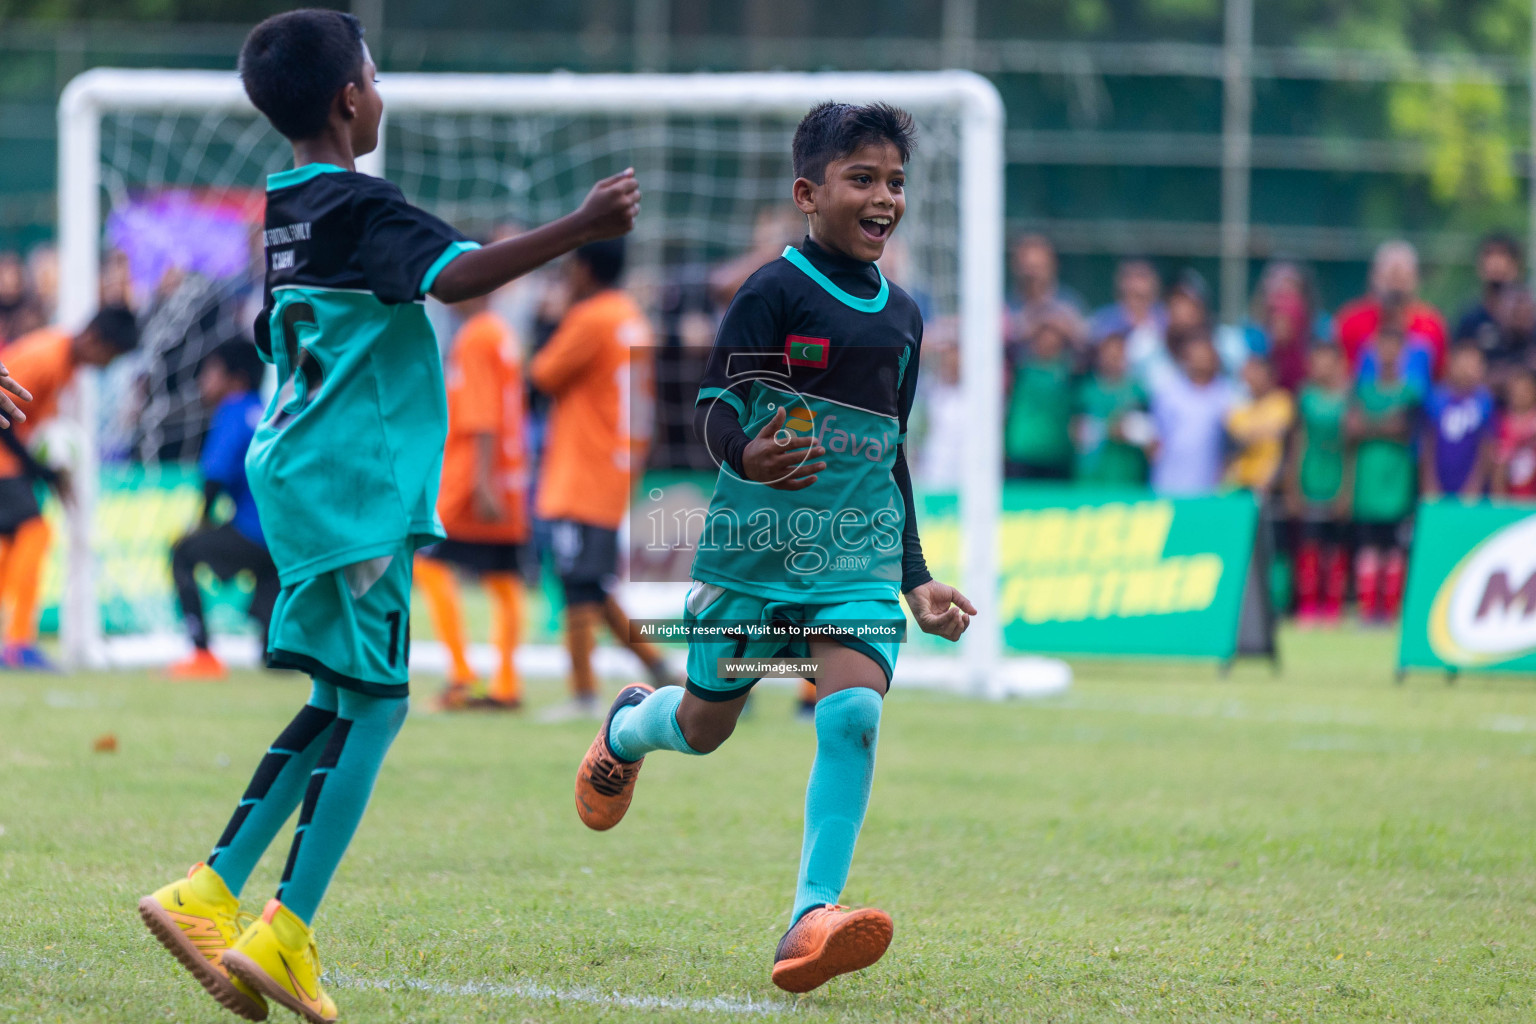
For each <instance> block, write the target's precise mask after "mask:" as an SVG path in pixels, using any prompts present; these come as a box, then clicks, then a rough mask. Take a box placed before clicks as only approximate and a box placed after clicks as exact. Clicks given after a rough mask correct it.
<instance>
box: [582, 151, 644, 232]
mask: <svg viewBox="0 0 1536 1024" xmlns="http://www.w3.org/2000/svg"><path fill="white" fill-rule="evenodd" d="M639 214H640V183H639V182H638V181H636V180H635V169H634V168H633V167H626V168H625V169H624V170H622V171H620V172H619V173H618V174H615V175H613V176H612V177H611V178H604V179H603V180H602V181H600V182H598V183H597V184H596V185H593V186H592V191H590V192H588V193H587V198H586V199H584V200H582V203H581V209H579V210H578V211H577V216H578V217H581V218H582V219H583V220H584V221H585V222H586V223H587V225H588V232H589V233H590V234H591V236H592V240H593V241H598V240H600V239H604V238H617V237H619V236H620V235H627V234H629V232H630V231H631V230H633V229H634V226H635V217H637V216H639Z"/></svg>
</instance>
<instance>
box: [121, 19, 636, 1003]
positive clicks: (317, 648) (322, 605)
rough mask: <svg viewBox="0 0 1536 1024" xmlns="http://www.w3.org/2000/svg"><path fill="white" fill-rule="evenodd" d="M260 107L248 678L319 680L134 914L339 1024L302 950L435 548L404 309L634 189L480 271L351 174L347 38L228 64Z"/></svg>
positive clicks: (608, 231) (517, 270) (351, 824)
mask: <svg viewBox="0 0 1536 1024" xmlns="http://www.w3.org/2000/svg"><path fill="white" fill-rule="evenodd" d="M240 77H241V80H242V82H243V83H244V85H245V89H246V93H247V95H249V96H250V98H251V101H252V102H253V103H254V104H255V106H256V108H257V109H258V110H260V111H261V112H262V113H263V114H265V115H266V117H267V119H268V120H269V121H271V122H272V125H273V127H274V128H276V129H277V130H278V131H279V132H281V133H282V134H283V135H284V136H286V137H287V138H288V139H289V140H290V141H291V142H292V143H293V156H294V169H293V170H291V171H283V172H281V173H278V174H273V175H271V176H270V177H269V178H268V179H267V206H266V238H265V240H266V246H267V252H266V263H267V280H266V291H265V298H266V302H265V305H264V307H263V310H262V313H261V316H260V318H259V319H258V320H257V323H256V340H257V345H258V347H259V348H260V349H261V351H262V355H263V358H265V359H266V360H268V361H270V362H272V363H274V364H275V365H276V367H277V377H278V380H279V381H280V385H279V388H278V391H277V394H276V395H274V396H273V398H272V401H271V404H270V405H269V406H268V407H267V410H266V414H265V415H264V416H263V418H262V421H261V424H260V426H259V427H258V428H257V431H256V436H255V439H254V441H253V443H252V445H251V450H250V453H249V456H248V457H247V460H246V467H247V470H248V472H249V479H250V485H251V490H252V493H254V494H255V496H256V503H257V505H258V507H259V509H260V512H261V520H262V526H263V529H264V531H265V533H266V537H267V541H268V544H269V545H270V548H271V552H272V557H273V561H274V562H275V563H276V565H277V570H278V576H279V579H280V581H281V583H282V589H281V591H280V592H279V594H278V598H277V603H276V607H275V608H274V610H273V614H272V626H271V630H270V633H269V636H268V641H267V663H268V664H269V665H271V666H274V667H282V668H294V669H299V670H301V671H304V672H308V673H309V674H310V675H311V676H313V677H314V686H313V689H312V692H311V695H310V698H309V702H308V703H307V704H305V705H304V706H303V707H302V708H300V710H299V713H298V715H297V716H295V718H294V719H293V721H292V722H290V723H289V725H288V726H287V728H286V729H284V730H283V732H282V734H281V735H280V736H279V737H278V738H277V740H276V742H274V743H273V744H272V746H271V747H270V748H269V749H268V750H267V753H266V756H265V757H264V758H263V759H262V761H261V763H260V764H259V765H258V766H257V768H256V772H255V775H254V776H253V777H252V779H251V782H250V786H249V787H248V788H247V789H246V791H245V796H244V798H243V799H242V800H241V801H240V803H239V805H238V806H237V807H236V809H235V812H234V815H233V817H231V818H230V821H229V825H228V827H227V828H226V829H225V830H224V835H223V836H222V837H221V838H220V839H219V841H218V843H217V844H216V845H215V846H214V848H213V852H212V853H211V854H210V855H209V857H208V862H207V863H206V864H197V865H194V866H193V868H192V869H191V870H190V871H189V872H188V873H187V877H186V878H184V879H181V880H178V881H175V882H171V883H170V884H168V885H166V886H164V887H163V888H161V889H160V890H158V891H157V892H155V893H154V894H152V895H150V896H146V897H145V898H144V899H142V900H140V901H139V913H140V915H141V916H142V917H143V919H144V922H145V924H146V925H148V927H149V929H150V931H151V932H153V933H154V935H155V936H156V938H158V939H159V940H160V941H161V943H162V944H164V945H165V946H166V948H167V949H169V950H170V951H171V952H172V953H173V954H174V955H175V956H176V958H177V959H178V960H180V961H181V963H182V964H183V966H185V967H186V968H187V969H188V970H189V971H191V972H192V974H193V975H194V976H195V977H196V978H197V979H198V981H199V982H201V983H202V985H203V987H204V988H206V989H207V990H208V991H209V993H210V994H212V995H213V996H214V997H215V998H217V999H218V1000H219V1002H221V1003H222V1004H223V1005H224V1006H226V1007H228V1008H229V1009H231V1010H233V1011H234V1012H236V1013H238V1014H240V1015H241V1016H244V1017H246V1018H248V1019H251V1020H261V1019H264V1018H265V1016H266V1012H267V1007H266V999H273V1000H276V1001H277V1002H278V1003H280V1004H282V1005H283V1006H285V1007H287V1008H288V1009H290V1010H292V1011H294V1012H295V1013H298V1014H300V1015H302V1016H303V1017H304V1018H305V1019H306V1020H308V1021H311V1022H314V1024H326V1022H329V1021H333V1020H335V1019H336V1004H335V1003H334V1002H333V1001H332V1000H331V998H330V996H328V995H327V994H326V993H325V992H324V991H323V990H322V989H321V987H320V961H319V956H318V954H317V952H316V949H315V940H314V933H313V931H312V930H311V928H310V924H311V921H312V920H313V918H314V914H315V910H316V908H317V907H318V906H319V904H320V900H321V898H322V897H323V896H324V894H325V890H326V887H327V886H328V885H329V884H330V881H331V877H332V875H333V874H334V872H335V870H336V867H337V865H338V864H339V863H340V861H341V858H342V855H343V854H344V853H345V852H346V849H347V845H348V844H349V843H350V842H351V840H352V835H353V833H354V832H355V830H356V829H357V825H358V822H359V821H360V820H361V818H362V815H363V811H364V809H365V808H366V806H367V804H368V799H369V797H370V795H371V794H372V791H373V784H374V780H375V779H376V778H377V776H378V772H379V766H380V764H381V763H382V761H383V758H384V754H385V752H386V751H387V750H388V749H389V746H390V743H391V742H392V741H393V740H394V737H395V734H396V733H397V732H398V731H399V729H400V726H401V724H402V723H403V721H404V719H405V713H406V705H407V681H408V673H407V668H406V665H407V661H408V657H409V646H410V643H409V637H408V636H407V635H406V626H407V622H408V618H409V614H410V607H409V601H410V591H411V562H412V554H413V552H414V550H415V549H416V548H419V547H421V546H422V545H424V544H428V543H431V542H432V541H434V540H441V539H442V538H443V533H442V527H441V526H440V525H439V524H438V521H437V517H436V515H435V513H434V506H435V505H436V499H437V485H438V479H439V475H440V471H441V468H442V456H443V442H444V438H445V436H446V434H447V409H446V400H445V398H444V392H443V378H442V367H441V363H440V361H439V358H438V350H437V342H436V339H435V338H434V337H433V334H432V328H431V326H430V324H429V322H428V320H427V317H426V312H425V309H424V307H423V304H422V298H423V296H425V295H427V294H429V293H430V294H432V295H434V296H436V297H437V298H439V299H440V300H442V301H444V302H462V301H464V300H465V299H469V298H473V297H474V296H476V295H484V294H486V293H488V292H490V291H492V290H493V289H495V288H497V287H499V286H500V285H502V284H505V283H506V282H507V281H509V280H511V279H512V278H514V277H516V276H518V275H519V274H522V273H525V272H527V271H529V270H531V269H533V268H534V267H537V266H538V265H540V264H541V263H544V262H546V261H548V260H550V259H553V258H554V257H556V256H559V255H561V254H562V253H564V252H567V251H569V250H571V249H573V248H575V247H577V246H578V245H582V244H585V243H587V242H590V241H593V240H595V239H599V238H606V237H610V236H613V235H618V234H622V233H624V232H626V231H628V230H629V229H630V227H631V226H632V225H633V223H634V217H635V214H636V212H637V210H638V208H639V190H638V187H637V186H636V184H635V181H634V177H633V174H632V172H630V171H625V172H624V173H622V174H618V175H615V176H613V177H611V178H608V179H605V180H604V181H601V182H599V183H598V184H597V185H596V186H594V188H593V189H592V191H591V193H589V194H588V196H587V199H586V201H585V202H584V203H583V204H582V207H581V209H579V210H577V211H576V212H575V213H573V214H569V215H567V216H566V217H563V218H561V219H559V220H557V221H554V222H552V223H550V224H547V225H545V226H543V227H541V228H538V229H536V230H534V231H530V232H528V233H526V234H523V235H519V236H518V237H516V238H513V239H508V240H506V241H503V242H499V243H497V244H495V245H492V246H488V247H486V248H484V249H478V248H477V247H476V246H475V245H474V244H473V243H471V242H468V241H466V240H464V238H463V237H462V236H461V235H459V234H458V232H456V231H454V230H453V229H452V228H450V227H449V226H448V225H447V224H444V223H443V222H442V221H440V220H438V219H437V218H435V217H433V216H431V215H429V214H427V213H425V212H423V211H421V210H418V209H416V208H415V207H413V206H411V205H410V204H409V203H407V202H406V201H405V198H404V197H403V196H402V195H401V194H400V190H399V189H397V188H396V187H395V186H393V185H391V184H389V183H388V182H385V181H382V180H380V179H377V178H372V177H369V176H367V175H363V174H358V173H356V172H355V171H354V170H353V168H354V167H355V158H356V157H357V156H359V155H361V154H364V153H367V152H369V151H370V150H372V149H373V148H374V146H375V145H376V144H377V142H378V133H379V120H380V117H381V115H382V113H383V103H382V101H381V100H380V98H379V94H378V91H377V90H376V89H375V87H374V65H373V61H372V60H371V59H370V58H369V56H368V50H367V47H365V46H364V45H363V39H362V26H361V25H360V24H359V22H358V21H357V19H356V18H353V17H351V16H350V15H346V14H340V13H338V12H335V11H325V10H300V11H291V12H288V13H286V14H280V15H277V16H275V17H273V18H269V19H267V20H266V21H264V22H262V23H261V24H260V25H258V26H256V28H255V29H253V30H252V32H251V34H250V35H249V36H248V37H247V38H246V41H245V45H244V46H243V47H242V48H241V51H240ZM301 799H302V800H303V807H302V809H301V810H300V812H299V824H298V828H297V830H296V831H295V833H294V839H293V845H292V847H291V848H290V850H289V853H288V862H287V866H286V867H285V868H284V870H283V880H282V884H281V885H280V886H279V887H278V890H277V898H276V899H273V900H271V901H270V902H268V903H267V905H266V909H265V910H264V912H263V913H262V915H261V916H260V917H259V918H258V919H256V921H255V922H254V923H253V924H251V925H250V926H249V927H246V928H244V929H243V930H242V928H241V923H240V920H239V913H240V899H239V895H240V891H241V889H242V888H244V886H245V882H246V880H247V878H248V877H249V875H250V873H251V870H252V869H253V868H254V867H255V866H256V862H257V860H258V859H259V858H260V857H261V855H262V853H263V852H264V851H265V850H266V848H267V846H268V845H269V844H270V843H271V841H272V840H273V838H274V837H275V836H276V834H277V831H278V829H279V828H281V827H282V824H283V822H284V821H285V820H287V818H288V815H289V814H291V813H292V812H293V810H294V809H295V808H296V807H298V806H299V802H300V800H301Z"/></svg>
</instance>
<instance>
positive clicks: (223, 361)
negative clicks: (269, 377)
mask: <svg viewBox="0 0 1536 1024" xmlns="http://www.w3.org/2000/svg"><path fill="white" fill-rule="evenodd" d="M210 362H214V363H218V364H219V365H220V366H222V367H224V372H225V373H228V374H229V375H230V376H231V377H239V378H241V379H242V380H244V381H245V384H246V390H247V391H255V390H256V389H257V388H259V387H260V386H261V378H262V377H264V376H265V375H266V372H267V367H266V364H265V363H263V362H262V361H261V356H260V355H258V354H257V352H256V346H255V345H253V344H251V343H250V342H248V341H246V340H244V339H242V338H231V339H230V340H229V341H226V342H224V343H223V344H221V345H219V346H218V347H217V348H215V349H214V350H213V351H211V352H209V353H208V354H207V355H205V356H203V364H202V365H201V366H199V367H198V371H199V372H201V371H202V368H203V366H206V365H207V364H208V363H210Z"/></svg>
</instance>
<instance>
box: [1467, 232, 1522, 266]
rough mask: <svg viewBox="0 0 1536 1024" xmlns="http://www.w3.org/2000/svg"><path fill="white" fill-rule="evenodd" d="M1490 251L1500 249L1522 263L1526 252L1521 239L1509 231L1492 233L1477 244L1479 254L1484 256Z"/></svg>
mask: <svg viewBox="0 0 1536 1024" xmlns="http://www.w3.org/2000/svg"><path fill="white" fill-rule="evenodd" d="M1490 249H1498V250H1500V251H1502V252H1503V253H1504V255H1506V256H1508V257H1509V258H1510V259H1512V260H1514V261H1515V262H1516V263H1520V262H1522V261H1523V260H1524V258H1525V250H1524V249H1523V248H1522V247H1521V245H1520V241H1519V239H1517V238H1515V236H1514V235H1512V234H1510V233H1509V232H1508V231H1490V232H1488V233H1487V234H1486V235H1484V236H1483V237H1482V239H1481V240H1480V241H1479V242H1478V243H1477V254H1478V255H1479V256H1482V255H1483V254H1484V253H1486V252H1488V251H1489V250H1490Z"/></svg>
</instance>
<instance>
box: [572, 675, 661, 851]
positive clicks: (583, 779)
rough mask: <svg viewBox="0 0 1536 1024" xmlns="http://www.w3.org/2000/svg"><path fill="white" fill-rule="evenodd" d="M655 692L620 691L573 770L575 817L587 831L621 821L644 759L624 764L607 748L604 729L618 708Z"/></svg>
mask: <svg viewBox="0 0 1536 1024" xmlns="http://www.w3.org/2000/svg"><path fill="white" fill-rule="evenodd" d="M655 692H656V690H655V687H652V686H648V685H646V684H645V683H631V684H630V685H628V686H626V687H624V689H622V690H620V691H619V695H618V696H617V697H615V698H614V699H613V704H612V706H611V707H609V708H608V717H607V718H605V719H603V727H602V728H601V729H599V730H597V738H596V739H594V740H593V741H592V746H590V747H588V748H587V756H586V757H583V758H582V759H581V767H580V768H578V769H576V813H577V814H578V815H580V816H581V822H582V824H583V825H586V826H587V828H590V829H595V830H596V831H598V832H603V831H606V830H607V829H610V828H613V826H615V825H617V824H618V823H619V822H620V821H622V820H623V819H624V812H625V811H627V810H629V802H630V800H632V799H634V796H635V779H637V778H639V776H640V766H641V765H642V764H644V763H645V758H643V757H642V758H641V759H640V760H638V761H626V760H624V759H623V758H621V757H619V756H618V755H617V754H615V753H614V752H613V748H612V747H610V746H609V745H608V729H609V727H610V726H611V725H613V716H614V714H616V713H617V712H618V710H619V709H620V708H632V707H634V706H635V705H636V704H639V703H640V702H641V701H643V700H645V698H646V697H648V696H650V695H651V694H652V693H655Z"/></svg>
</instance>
